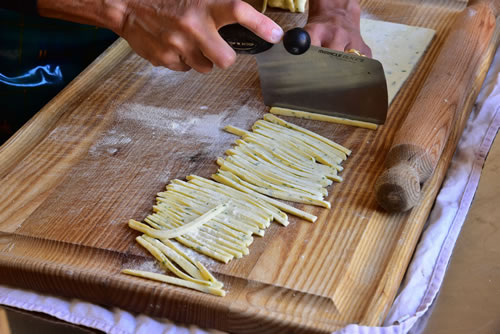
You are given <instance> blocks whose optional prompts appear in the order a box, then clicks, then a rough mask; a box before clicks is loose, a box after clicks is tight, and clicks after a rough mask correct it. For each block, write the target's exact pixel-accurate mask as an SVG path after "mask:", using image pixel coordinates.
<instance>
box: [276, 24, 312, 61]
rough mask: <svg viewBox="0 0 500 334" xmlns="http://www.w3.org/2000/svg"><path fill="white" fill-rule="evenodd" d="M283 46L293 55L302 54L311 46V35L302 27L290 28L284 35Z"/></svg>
mask: <svg viewBox="0 0 500 334" xmlns="http://www.w3.org/2000/svg"><path fill="white" fill-rule="evenodd" d="M283 46H284V47H285V49H286V50H287V51H288V52H289V53H291V54H293V55H301V54H303V53H304V52H306V51H307V50H309V47H310V46H311V37H310V36H309V34H308V33H307V31H305V30H304V29H302V28H293V29H292V30H288V31H287V32H286V33H285V35H284V36H283Z"/></svg>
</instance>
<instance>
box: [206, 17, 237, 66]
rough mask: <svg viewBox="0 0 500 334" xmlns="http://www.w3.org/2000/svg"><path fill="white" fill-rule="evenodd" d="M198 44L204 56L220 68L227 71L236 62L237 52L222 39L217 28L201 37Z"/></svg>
mask: <svg viewBox="0 0 500 334" xmlns="http://www.w3.org/2000/svg"><path fill="white" fill-rule="evenodd" d="M198 43H199V47H200V50H201V52H202V53H203V55H204V56H205V57H206V58H208V59H209V60H210V61H211V62H213V63H214V64H215V66H217V67H219V68H222V69H226V68H228V67H229V66H231V65H232V64H233V63H234V62H235V61H236V52H234V50H233V49H232V48H231V47H230V46H229V44H227V42H226V41H225V40H224V39H222V37H221V36H220V35H219V32H218V31H217V30H216V29H215V27H214V28H213V29H210V30H208V31H207V32H206V33H205V34H204V35H203V36H200V38H198Z"/></svg>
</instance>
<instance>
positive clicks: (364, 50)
mask: <svg viewBox="0 0 500 334" xmlns="http://www.w3.org/2000/svg"><path fill="white" fill-rule="evenodd" d="M345 49H346V50H349V49H355V50H358V51H359V52H360V53H361V54H362V55H364V56H366V57H370V58H371V57H372V50H371V49H370V47H369V46H368V45H366V44H365V43H364V42H363V41H351V42H350V43H348V44H347V45H346V47H345Z"/></svg>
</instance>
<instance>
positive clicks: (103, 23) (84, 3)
mask: <svg viewBox="0 0 500 334" xmlns="http://www.w3.org/2000/svg"><path fill="white" fill-rule="evenodd" d="M125 13H126V5H125V1H121V0H38V14H39V15H40V16H45V17H51V18H57V19H61V20H66V21H72V22H78V23H83V24H90V25H95V26H99V27H103V28H107V29H110V30H113V31H114V32H116V33H119V31H120V29H121V25H122V22H123V18H124V16H125Z"/></svg>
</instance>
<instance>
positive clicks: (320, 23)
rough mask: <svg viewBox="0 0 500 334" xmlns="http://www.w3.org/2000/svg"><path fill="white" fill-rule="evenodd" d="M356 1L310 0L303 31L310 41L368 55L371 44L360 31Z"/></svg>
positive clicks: (369, 54) (335, 48) (322, 45)
mask: <svg viewBox="0 0 500 334" xmlns="http://www.w3.org/2000/svg"><path fill="white" fill-rule="evenodd" d="M360 15H361V9H360V7H359V3H358V0H310V1H309V18H308V21H307V24H306V26H305V27H304V29H305V30H307V32H308V33H309V35H310V36H311V44H313V45H316V46H321V47H326V48H330V49H334V50H339V51H347V50H349V49H355V50H357V51H359V52H360V53H361V54H363V55H365V56H368V57H371V56H372V52H371V50H370V47H368V45H366V43H365V42H364V41H363V38H362V37H361V33H360V28H359V24H360Z"/></svg>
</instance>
